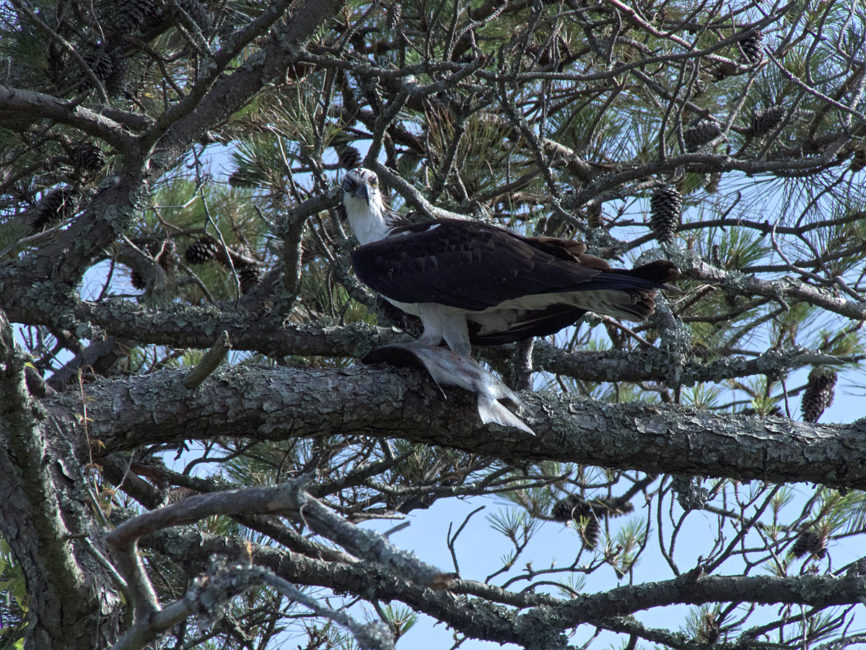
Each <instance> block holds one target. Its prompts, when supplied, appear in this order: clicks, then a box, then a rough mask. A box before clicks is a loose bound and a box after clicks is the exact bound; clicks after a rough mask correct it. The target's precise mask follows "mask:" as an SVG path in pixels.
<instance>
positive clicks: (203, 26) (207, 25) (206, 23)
mask: <svg viewBox="0 0 866 650" xmlns="http://www.w3.org/2000/svg"><path fill="white" fill-rule="evenodd" d="M177 4H178V6H180V8H181V9H183V10H184V11H185V12H186V15H187V16H189V17H190V18H191V19H192V22H194V23H195V24H196V25H197V26H198V28H199V29H200V30H201V31H202V32H208V31H210V30H211V29H212V28H213V20H212V18H211V15H210V12H209V11H208V9H207V7H206V6H205V5H204V4H203V3H201V2H199V0H178V3H177ZM170 11H173V12H174V14H175V16H174V17H175V19H179V16H178V15H177V13H178V12H177V10H176V9H174V6H172V7H170Z"/></svg>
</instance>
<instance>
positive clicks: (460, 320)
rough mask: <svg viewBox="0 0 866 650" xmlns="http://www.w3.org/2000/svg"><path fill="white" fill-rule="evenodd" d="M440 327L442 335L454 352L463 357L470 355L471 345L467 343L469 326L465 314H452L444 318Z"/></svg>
mask: <svg viewBox="0 0 866 650" xmlns="http://www.w3.org/2000/svg"><path fill="white" fill-rule="evenodd" d="M443 325H444V327H443V328H442V337H443V338H444V339H445V342H446V343H447V344H448V347H449V348H451V350H452V351H453V352H454V354H456V355H458V356H461V357H465V358H466V359H468V358H470V357H471V356H472V346H471V345H470V343H469V326H468V324H467V322H466V316H464V315H462V314H453V315H451V316H450V317H449V318H447V319H445V321H444V323H443Z"/></svg>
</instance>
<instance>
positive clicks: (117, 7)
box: [104, 0, 157, 34]
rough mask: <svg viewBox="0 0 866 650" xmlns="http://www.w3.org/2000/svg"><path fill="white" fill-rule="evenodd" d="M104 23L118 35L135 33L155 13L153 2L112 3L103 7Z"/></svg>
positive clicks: (131, 0)
mask: <svg viewBox="0 0 866 650" xmlns="http://www.w3.org/2000/svg"><path fill="white" fill-rule="evenodd" d="M104 9H105V12H106V15H105V18H104V20H105V22H106V23H107V24H108V25H110V28H111V29H113V30H114V31H116V32H120V33H124V34H127V33H130V32H136V31H138V29H139V28H140V27H141V26H142V25H144V23H145V21H146V20H147V19H148V18H151V17H153V15H154V14H155V13H156V11H157V10H156V6H155V3H154V2H153V0H128V1H127V2H113V3H111V5H110V6H108V7H105V8H104Z"/></svg>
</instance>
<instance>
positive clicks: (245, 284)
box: [236, 264, 263, 293]
mask: <svg viewBox="0 0 866 650" xmlns="http://www.w3.org/2000/svg"><path fill="white" fill-rule="evenodd" d="M236 270H237V272H238V279H239V280H240V282H241V293H249V292H250V291H252V290H253V289H254V288H255V287H256V285H257V284H258V283H259V282H260V281H261V279H262V275H263V273H262V267H260V266H259V265H258V264H243V265H241V266H239V267H237V269H236Z"/></svg>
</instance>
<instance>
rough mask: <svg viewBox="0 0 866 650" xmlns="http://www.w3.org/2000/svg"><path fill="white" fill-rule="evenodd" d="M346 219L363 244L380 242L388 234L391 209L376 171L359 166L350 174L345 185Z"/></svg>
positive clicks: (344, 203) (345, 177)
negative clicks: (380, 186) (386, 201)
mask: <svg viewBox="0 0 866 650" xmlns="http://www.w3.org/2000/svg"><path fill="white" fill-rule="evenodd" d="M341 188H342V190H343V206H344V207H345V208H346V217H348V219H349V223H350V224H351V226H352V230H353V231H354V232H355V237H357V238H358V241H359V242H361V243H362V244H367V243H369V242H371V241H378V240H380V239H382V238H384V237H386V236H387V235H388V233H389V232H390V230H391V229H390V226H389V225H388V214H389V211H388V208H387V207H386V206H385V200H384V198H383V196H382V192H381V191H380V190H379V177H378V176H376V173H375V172H372V171H370V170H369V169H364V168H363V167H358V168H356V169H352V170H350V171H348V172H346V175H345V176H344V177H343V182H342V184H341Z"/></svg>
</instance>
